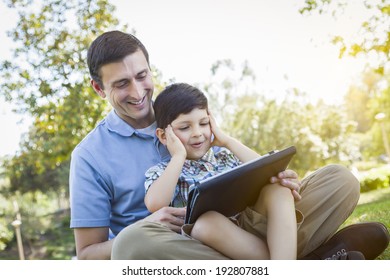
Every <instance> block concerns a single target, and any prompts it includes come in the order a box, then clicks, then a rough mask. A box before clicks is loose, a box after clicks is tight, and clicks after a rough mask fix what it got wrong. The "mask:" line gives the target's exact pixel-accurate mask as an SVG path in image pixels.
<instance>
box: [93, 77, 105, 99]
mask: <svg viewBox="0 0 390 280" xmlns="http://www.w3.org/2000/svg"><path fill="white" fill-rule="evenodd" d="M91 86H92V88H93V89H94V91H95V92H96V93H97V94H99V95H100V96H101V97H102V98H106V94H105V93H104V91H103V89H102V88H101V87H100V86H99V84H98V83H97V82H96V81H95V80H91Z"/></svg>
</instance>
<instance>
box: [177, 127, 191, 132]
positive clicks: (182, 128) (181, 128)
mask: <svg viewBox="0 0 390 280" xmlns="http://www.w3.org/2000/svg"><path fill="white" fill-rule="evenodd" d="M188 128H189V126H183V127H179V130H182V131H183V130H186V129H188Z"/></svg>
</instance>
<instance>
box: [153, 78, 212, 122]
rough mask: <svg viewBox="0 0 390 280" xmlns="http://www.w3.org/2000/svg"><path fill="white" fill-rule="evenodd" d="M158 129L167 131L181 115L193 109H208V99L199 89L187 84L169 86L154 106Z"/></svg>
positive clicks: (158, 97)
mask: <svg viewBox="0 0 390 280" xmlns="http://www.w3.org/2000/svg"><path fill="white" fill-rule="evenodd" d="M153 107H154V114H155V116H156V122H157V127H159V128H162V129H165V128H166V127H167V126H168V125H169V124H171V123H172V122H173V121H174V120H175V119H176V118H177V117H178V116H179V115H181V114H188V113H190V112H191V111H192V110H193V109H195V108H199V109H206V110H207V109H208V104H207V98H206V96H205V95H204V94H203V92H202V91H200V90H199V89H198V88H196V87H194V86H191V85H189V84H185V83H176V84H172V85H170V86H167V87H166V88H165V89H164V90H163V91H162V92H161V93H160V94H159V95H158V96H157V98H156V100H155V101H154V104H153Z"/></svg>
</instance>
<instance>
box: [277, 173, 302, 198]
mask: <svg viewBox="0 0 390 280" xmlns="http://www.w3.org/2000/svg"><path fill="white" fill-rule="evenodd" d="M270 181H271V183H279V184H280V185H282V186H283V187H286V188H289V189H290V190H291V192H292V195H293V196H294V199H295V200H300V199H301V198H302V197H301V195H300V194H299V189H300V188H301V181H300V180H299V179H298V174H297V173H296V172H295V171H293V170H285V171H282V172H280V173H279V174H278V175H277V176H274V177H271V179H270Z"/></svg>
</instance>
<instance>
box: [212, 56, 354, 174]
mask: <svg viewBox="0 0 390 280" xmlns="http://www.w3.org/2000/svg"><path fill="white" fill-rule="evenodd" d="M245 69H246V70H245ZM248 69H250V67H249V66H248V65H247V63H244V64H243V65H242V66H241V67H238V69H236V66H235V65H234V64H233V63H232V62H231V61H230V60H225V61H218V62H217V63H215V64H214V65H213V67H212V69H211V72H212V75H213V77H214V80H212V81H211V82H210V83H209V84H207V85H206V86H205V91H206V92H208V95H209V100H210V107H211V109H212V110H213V111H214V112H216V114H217V120H219V121H220V125H221V126H222V128H223V129H224V130H225V131H227V132H228V133H229V134H230V135H232V136H234V137H236V138H238V139H240V140H241V141H242V142H243V143H245V144H246V145H247V146H249V147H251V148H253V149H254V150H256V151H257V152H259V153H260V154H265V153H266V152H268V151H271V150H275V149H282V148H285V147H287V146H290V145H294V146H296V147H297V151H298V153H297V155H296V156H295V157H294V158H293V161H292V163H291V165H290V167H291V168H293V169H294V170H296V171H297V172H298V173H299V174H300V175H302V176H303V175H305V174H306V172H309V171H312V170H314V169H317V168H319V167H321V166H323V165H325V164H328V163H343V164H345V165H350V164H351V162H352V161H354V160H357V159H358V158H359V157H360V156H361V154H360V152H359V145H358V143H357V141H356V140H355V139H356V138H353V137H350V136H351V135H352V134H353V133H354V132H355V130H356V124H355V123H354V122H351V121H349V120H348V118H347V115H346V113H345V111H344V110H342V109H341V108H340V107H339V106H330V105H326V104H325V103H323V102H318V103H317V104H314V105H313V104H311V103H310V102H307V96H306V95H305V94H304V93H302V92H300V91H299V90H298V89H291V90H289V91H287V92H286V93H284V94H283V93H281V94H280V95H279V96H277V97H275V96H273V97H270V96H267V94H266V93H263V92H259V91H258V90H257V89H256V86H255V84H254V83H252V82H253V81H254V80H255V77H254V76H253V75H252V71H249V70H248ZM244 70H245V71H244ZM234 81H239V82H234Z"/></svg>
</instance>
